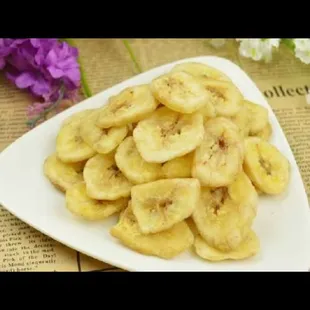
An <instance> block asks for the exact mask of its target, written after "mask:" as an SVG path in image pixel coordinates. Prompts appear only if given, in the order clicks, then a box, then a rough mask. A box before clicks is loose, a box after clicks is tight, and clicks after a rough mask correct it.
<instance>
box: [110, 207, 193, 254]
mask: <svg viewBox="0 0 310 310" xmlns="http://www.w3.org/2000/svg"><path fill="white" fill-rule="evenodd" d="M110 233H111V235H112V236H113V237H115V238H117V239H118V240H120V241H121V242H122V243H123V244H124V245H125V246H126V247H128V248H130V249H132V250H134V251H137V252H139V253H141V254H144V255H150V256H157V257H160V258H164V259H171V258H173V257H175V256H177V255H179V254H181V253H182V252H184V251H185V250H187V249H189V248H190V247H191V246H192V245H193V242H194V236H193V234H192V232H191V230H190V229H189V227H188V226H187V224H186V222H185V221H182V222H180V223H177V224H175V225H174V226H173V227H171V228H169V229H167V230H165V231H162V232H159V233H156V234H148V235H145V234H143V233H142V232H141V230H140V228H139V225H138V222H137V220H136V217H135V216H134V214H133V212H132V208H131V204H130V203H129V205H128V208H127V209H126V210H125V211H124V212H122V213H121V215H120V219H119V221H118V223H117V224H116V225H115V226H113V227H112V229H111V230H110Z"/></svg>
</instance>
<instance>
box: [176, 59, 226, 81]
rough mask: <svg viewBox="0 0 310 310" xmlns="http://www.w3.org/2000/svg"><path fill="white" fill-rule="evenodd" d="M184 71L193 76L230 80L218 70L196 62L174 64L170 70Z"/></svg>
mask: <svg viewBox="0 0 310 310" xmlns="http://www.w3.org/2000/svg"><path fill="white" fill-rule="evenodd" d="M180 71H183V72H186V73H188V74H191V75H193V76H195V77H200V78H204V79H212V80H221V81H227V82H230V78H229V77H228V76H227V75H226V74H224V73H223V72H221V71H220V70H218V69H216V68H213V67H210V66H207V65H205V64H201V63H198V62H186V63H181V64H178V65H175V66H174V67H173V68H172V70H171V72H180Z"/></svg>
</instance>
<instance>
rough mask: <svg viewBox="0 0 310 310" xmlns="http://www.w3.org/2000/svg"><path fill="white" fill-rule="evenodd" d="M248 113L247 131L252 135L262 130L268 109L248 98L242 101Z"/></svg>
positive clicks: (265, 123) (266, 119)
mask: <svg viewBox="0 0 310 310" xmlns="http://www.w3.org/2000/svg"><path fill="white" fill-rule="evenodd" d="M244 105H245V106H246V108H247V109H248V115H249V118H250V120H249V126H250V128H249V133H250V135H253V134H255V133H258V132H259V131H261V130H263V129H264V128H265V126H267V124H268V110H267V109H266V108H264V107H263V106H261V105H259V104H256V103H253V102H251V101H249V100H245V101H244Z"/></svg>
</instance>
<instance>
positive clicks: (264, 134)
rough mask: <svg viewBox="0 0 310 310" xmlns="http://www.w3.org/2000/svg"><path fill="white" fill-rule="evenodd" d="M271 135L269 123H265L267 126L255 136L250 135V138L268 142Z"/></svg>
mask: <svg viewBox="0 0 310 310" xmlns="http://www.w3.org/2000/svg"><path fill="white" fill-rule="evenodd" d="M271 135H272V126H271V124H270V122H268V123H267V125H266V126H265V127H264V128H263V129H262V130H261V131H258V132H256V133H255V134H250V136H252V137H258V138H261V139H263V140H266V141H269V140H270V138H271Z"/></svg>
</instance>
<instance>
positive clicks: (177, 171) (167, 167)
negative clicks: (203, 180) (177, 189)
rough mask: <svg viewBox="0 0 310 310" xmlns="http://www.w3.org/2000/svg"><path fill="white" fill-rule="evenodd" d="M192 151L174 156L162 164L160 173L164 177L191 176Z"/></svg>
mask: <svg viewBox="0 0 310 310" xmlns="http://www.w3.org/2000/svg"><path fill="white" fill-rule="evenodd" d="M193 158H194V152H191V153H189V154H186V155H184V156H181V157H176V158H174V159H171V160H169V161H167V162H166V163H164V164H163V166H162V173H163V177H164V178H166V179H174V178H191V177H192V165H193Z"/></svg>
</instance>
